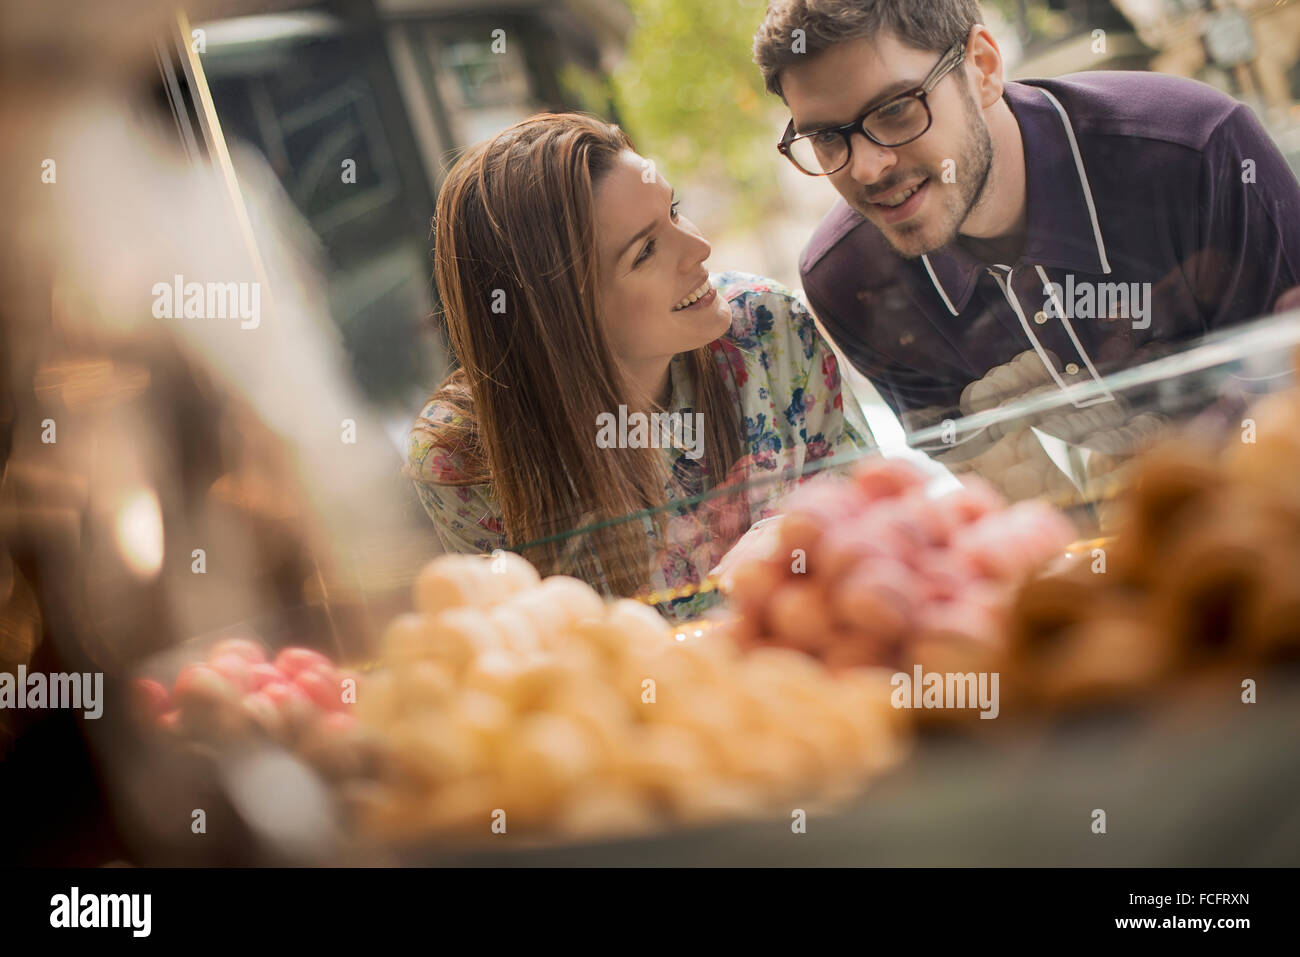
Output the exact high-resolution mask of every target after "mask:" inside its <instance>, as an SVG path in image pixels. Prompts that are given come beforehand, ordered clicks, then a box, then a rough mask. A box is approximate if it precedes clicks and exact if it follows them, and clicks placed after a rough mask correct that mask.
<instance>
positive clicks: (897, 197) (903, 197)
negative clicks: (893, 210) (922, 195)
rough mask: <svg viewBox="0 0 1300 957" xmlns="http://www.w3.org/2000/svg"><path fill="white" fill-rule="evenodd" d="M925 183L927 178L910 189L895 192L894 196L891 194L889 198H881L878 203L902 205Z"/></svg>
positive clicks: (879, 204)
mask: <svg viewBox="0 0 1300 957" xmlns="http://www.w3.org/2000/svg"><path fill="white" fill-rule="evenodd" d="M924 185H925V180H922V181H921V182H919V183H917V184H916V185H915V186H913V187H911V188H910V189H904V190H901V191H899V192H897V193H895V194H894V195H893V196H890V197H889V198H888V199H883V200H881V201H880V202H879V203H877V204H876V205H878V206H902V205H903V204H904V203H905V202H907V199H908V197H909V196H911V195H912V194H913V193H915V192H916V191H917V190H918V189H920V188H921V187H922V186H924Z"/></svg>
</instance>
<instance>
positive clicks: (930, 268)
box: [921, 256, 958, 316]
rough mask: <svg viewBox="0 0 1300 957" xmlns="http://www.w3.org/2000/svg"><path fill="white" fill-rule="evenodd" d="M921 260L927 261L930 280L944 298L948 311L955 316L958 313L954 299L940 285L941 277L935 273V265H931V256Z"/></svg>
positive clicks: (926, 266) (923, 257)
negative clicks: (954, 306) (953, 304)
mask: <svg viewBox="0 0 1300 957" xmlns="http://www.w3.org/2000/svg"><path fill="white" fill-rule="evenodd" d="M921 262H923V263H925V271H926V272H928V273H929V274H930V282H932V283H934V288H935V290H937V291H938V293H939V295H940V296H941V297H942V298H943V304H944V305H945V306H947V307H948V311H949V312H951V313H952V314H953V315H954V316H955V315H958V313H957V310H956V309H954V308H953V306H952V300H951V299H949V298H948V294H947V293H946V292H944V291H943V286H941V285H939V277H938V276H936V275H935V274H934V267H933V266H931V265H930V257H929V256H922V257H921Z"/></svg>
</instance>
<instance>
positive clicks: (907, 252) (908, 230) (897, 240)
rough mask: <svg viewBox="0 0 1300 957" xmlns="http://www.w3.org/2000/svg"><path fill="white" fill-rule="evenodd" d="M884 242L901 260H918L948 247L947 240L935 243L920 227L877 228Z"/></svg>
mask: <svg viewBox="0 0 1300 957" xmlns="http://www.w3.org/2000/svg"><path fill="white" fill-rule="evenodd" d="M876 228H877V229H879V230H880V233H881V235H882V236H884V237H885V242H887V243H889V247H890V248H891V249H892V250H893V251H894V252H895V254H897V255H898V256H900V257H901V258H903V259H920V258H921V257H922V256H925V255H928V254H929V253H932V252H934V251H935V250H937V249H942V248H943V247H944V246H946V245H948V242H947V240H939V241H936V240H935V239H934V238H933V237H932V236H929V235H927V233H926V230H925V229H924V227H922V226H912V227H906V226H904V227H903V228H901V229H900V228H899V227H897V226H877V227H876Z"/></svg>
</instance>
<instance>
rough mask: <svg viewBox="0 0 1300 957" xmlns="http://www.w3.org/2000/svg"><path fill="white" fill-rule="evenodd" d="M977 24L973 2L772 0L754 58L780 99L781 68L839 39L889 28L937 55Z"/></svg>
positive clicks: (978, 15) (979, 19)
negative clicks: (796, 31) (798, 32)
mask: <svg viewBox="0 0 1300 957" xmlns="http://www.w3.org/2000/svg"><path fill="white" fill-rule="evenodd" d="M981 22H983V15H982V14H981V13H980V8H979V4H978V3H976V0H772V2H771V3H769V4H768V7H767V16H765V17H764V18H763V22H762V24H760V25H759V28H758V32H757V33H755V34H754V62H755V63H757V64H758V68H759V69H760V70H762V71H763V82H764V83H766V84H767V91H768V92H769V93H775V94H777V95H778V96H781V97H784V96H785V94H784V93H782V92H781V71H782V70H783V69H785V68H786V67H788V66H790V65H792V64H794V63H798V62H800V60H801V59H802V58H804V57H809V56H813V55H815V54H818V53H821V52H822V51H823V50H826V49H829V48H830V47H833V46H835V45H836V44H837V43H843V42H844V41H845V40H858V39H861V38H863V37H872V36H876V35H877V34H880V33H885V32H890V33H893V34H894V35H895V36H896V37H898V39H899V40H901V41H902V42H903V43H906V44H908V45H909V46H913V47H916V48H917V49H918V50H932V51H934V52H935V53H940V52H942V51H944V50H946V49H948V47H950V46H952V45H953V44H954V43H956V42H957V41H958V40H963V39H965V38H966V35H967V34H969V33H970V28H971V27H972V26H974V25H975V24H977V23H981ZM795 30H802V31H803V33H802V34H796V33H795V32H794V31H795Z"/></svg>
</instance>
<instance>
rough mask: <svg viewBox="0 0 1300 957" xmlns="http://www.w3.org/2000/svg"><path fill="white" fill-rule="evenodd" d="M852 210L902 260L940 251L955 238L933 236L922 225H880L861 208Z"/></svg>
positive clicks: (929, 230)
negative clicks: (873, 229)
mask: <svg viewBox="0 0 1300 957" xmlns="http://www.w3.org/2000/svg"><path fill="white" fill-rule="evenodd" d="M854 208H855V209H857V211H858V212H859V213H861V214H862V216H863V217H864V218H865V219H866V220H867V222H869V223H871V225H872V226H875V227H876V229H877V230H879V231H880V235H882V236H884V237H885V242H887V243H889V247H890V248H891V249H892V250H893V251H894V252H895V253H896V254H897V255H898V256H900V257H902V258H903V259H920V258H921V257H922V256H925V255H927V254H929V253H932V252H934V251H935V250H938V249H942V248H943V247H944V246H946V245H948V243H949V242H951V241H952V239H953V238H955V236H956V232H955V231H954V233H953V236H949V237H944V236H938V237H936V236H935V235H934V230H932V229H926V228H925V224H924V223H911V222H908V223H902V224H901V225H898V226H893V225H887V224H884V223H881V222H880V221H879V220H878V219H877V218H876V217H875V216H874V215H873V214H872V213H871V212H869V211H868V210H865V209H863V208H862V207H861V206H859V205H857V204H856V203H855V204H854Z"/></svg>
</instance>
